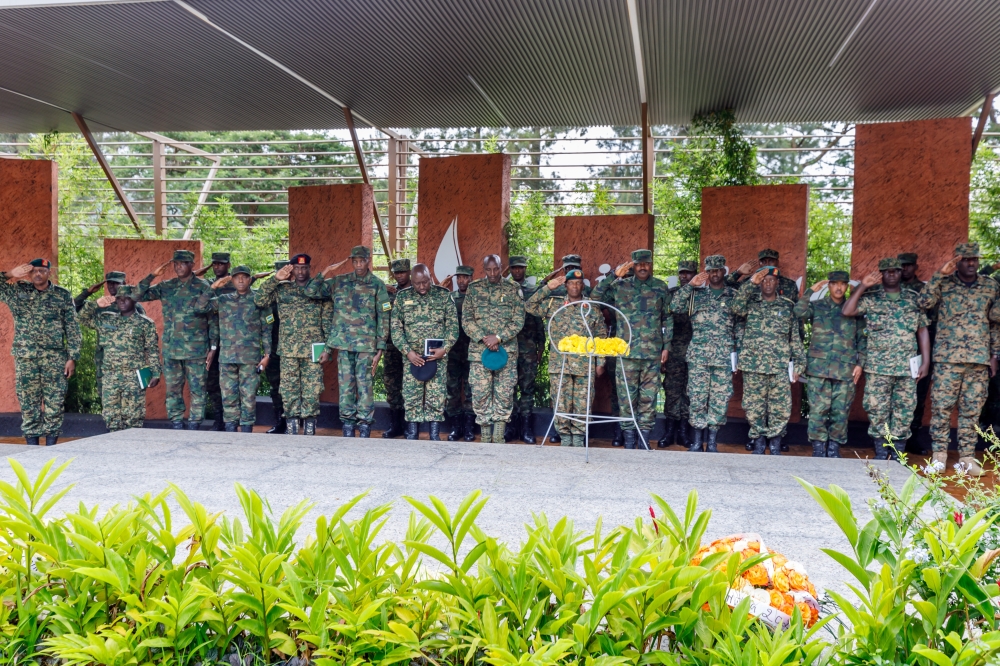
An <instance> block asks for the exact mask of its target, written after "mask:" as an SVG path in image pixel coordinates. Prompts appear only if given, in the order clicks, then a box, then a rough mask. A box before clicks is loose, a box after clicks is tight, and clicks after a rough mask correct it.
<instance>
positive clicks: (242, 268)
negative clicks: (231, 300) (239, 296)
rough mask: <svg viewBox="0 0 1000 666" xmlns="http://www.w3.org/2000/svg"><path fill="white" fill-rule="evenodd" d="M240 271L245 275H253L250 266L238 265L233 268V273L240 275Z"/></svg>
mask: <svg viewBox="0 0 1000 666" xmlns="http://www.w3.org/2000/svg"><path fill="white" fill-rule="evenodd" d="M240 273H243V275H253V271H252V270H250V267H249V266H237V267H236V268H234V269H233V273H232V274H233V275H239V274H240Z"/></svg>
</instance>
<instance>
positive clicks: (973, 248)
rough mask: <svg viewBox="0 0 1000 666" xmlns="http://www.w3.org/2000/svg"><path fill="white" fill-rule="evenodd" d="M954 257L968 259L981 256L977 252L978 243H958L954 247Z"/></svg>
mask: <svg viewBox="0 0 1000 666" xmlns="http://www.w3.org/2000/svg"><path fill="white" fill-rule="evenodd" d="M955 256H956V257H962V258H963V259H970V258H972V257H981V256H983V255H982V254H980V252H979V243H959V244H958V245H956V246H955Z"/></svg>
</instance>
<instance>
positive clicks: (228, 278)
mask: <svg viewBox="0 0 1000 666" xmlns="http://www.w3.org/2000/svg"><path fill="white" fill-rule="evenodd" d="M232 281H233V276H232V275H225V276H223V277H220V278H219V279H218V280H216V281H215V282H213V283H212V289H221V288H222V287H225V286H226V285H227V284H229V283H230V282H232Z"/></svg>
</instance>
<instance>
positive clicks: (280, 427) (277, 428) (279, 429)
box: [267, 416, 288, 435]
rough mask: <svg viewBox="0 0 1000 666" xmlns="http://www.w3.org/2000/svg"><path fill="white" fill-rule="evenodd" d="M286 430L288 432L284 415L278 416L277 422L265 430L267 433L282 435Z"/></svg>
mask: <svg viewBox="0 0 1000 666" xmlns="http://www.w3.org/2000/svg"><path fill="white" fill-rule="evenodd" d="M286 432H288V421H286V420H285V417H284V416H279V417H278V422H277V423H275V424H274V425H273V426H271V427H270V428H268V430H267V434H268V435H284V434H285V433H286Z"/></svg>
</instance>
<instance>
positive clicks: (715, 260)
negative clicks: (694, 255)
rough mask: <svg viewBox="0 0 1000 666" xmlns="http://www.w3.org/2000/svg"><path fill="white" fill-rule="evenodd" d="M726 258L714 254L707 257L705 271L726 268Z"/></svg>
mask: <svg viewBox="0 0 1000 666" xmlns="http://www.w3.org/2000/svg"><path fill="white" fill-rule="evenodd" d="M725 267H726V258H725V257H724V256H722V255H721V254H713V255H709V256H707V257H705V270H706V271H710V270H712V269H714V268H723V269H724V268H725Z"/></svg>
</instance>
